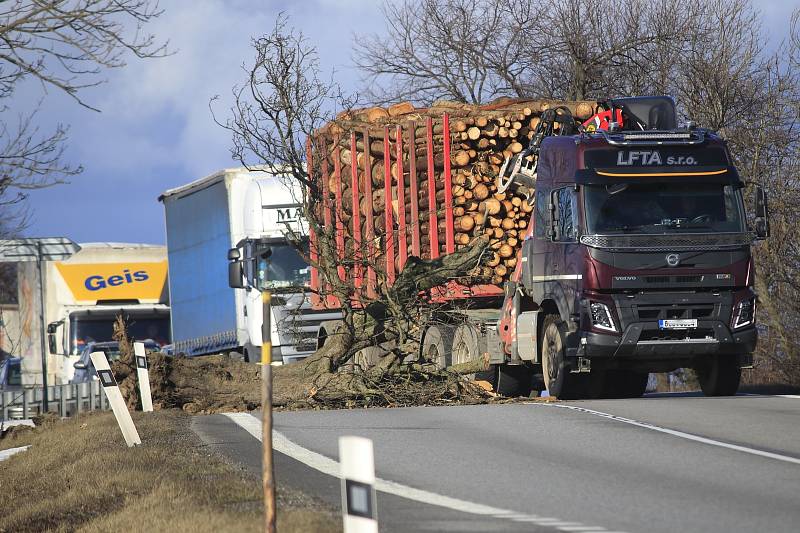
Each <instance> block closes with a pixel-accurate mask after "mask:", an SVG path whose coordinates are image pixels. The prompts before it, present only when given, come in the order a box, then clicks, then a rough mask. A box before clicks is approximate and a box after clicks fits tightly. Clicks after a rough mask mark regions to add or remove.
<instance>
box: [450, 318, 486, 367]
mask: <svg viewBox="0 0 800 533" xmlns="http://www.w3.org/2000/svg"><path fill="white" fill-rule="evenodd" d="M479 350H480V349H479V347H478V332H477V331H475V328H473V327H472V326H471V325H470V324H461V325H460V326H458V327H457V328H456V330H455V333H454V334H453V348H452V350H451V356H450V360H449V361H448V366H449V365H457V364H460V363H469V362H470V361H477V360H478V358H479V357H480V353H479ZM465 377H466V378H467V379H475V374H466V375H465Z"/></svg>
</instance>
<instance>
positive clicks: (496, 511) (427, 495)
mask: <svg viewBox="0 0 800 533" xmlns="http://www.w3.org/2000/svg"><path fill="white" fill-rule="evenodd" d="M222 415H223V416H225V417H227V418H228V419H230V420H231V421H232V422H233V423H235V424H236V425H238V426H239V427H241V428H242V429H244V430H245V431H246V432H247V433H249V434H250V435H252V436H253V437H255V438H256V439H258V440H259V441H261V421H260V420H258V419H257V418H256V417H254V416H252V415H250V414H249V413H222ZM272 446H273V448H274V450H275V451H277V452H279V453H282V454H284V455H286V456H288V457H291V458H292V459H294V460H296V461H300V462H301V463H303V464H304V465H306V466H308V467H310V468H313V469H314V470H317V471H318V472H322V473H323V474H327V475H329V476H333V477H335V478H337V479H340V478H341V476H340V475H339V462H338V461H335V460H333V459H331V458H330V457H326V456H324V455H322V454H320V453H317V452H314V451H311V450H309V449H307V448H304V447H302V446H300V445H299V444H297V443H295V442H292V441H291V440H289V439H288V438H287V437H286V436H285V435H283V434H282V433H280V432H278V431H275V430H273V432H272ZM375 489H376V490H378V491H379V492H385V493H387V494H392V495H394V496H399V497H401V498H405V499H407V500H412V501H416V502H419V503H424V504H427V505H434V506H436V507H443V508H445V509H450V510H451V511H458V512H462V513H468V514H474V515H481V516H488V517H492V518H500V519H505V520H511V521H515V522H528V523H533V524H536V523H537V522H540V521H541V522H542V523H541V524H537V525H541V526H543V527H548V526H550V527H552V521H553V520H558V522H559V523H561V522H562V521H561V520H560V519H556V518H553V517H547V518H544V517H539V516H536V515H533V514H527V513H519V512H517V511H510V510H507V509H500V508H497V507H492V506H490V505H484V504H482V503H475V502H470V501H467V500H461V499H458V498H453V497H451V496H444V495H442V494H437V493H435V492H430V491H427V490H424V489H417V488H414V487H409V486H408V485H403V484H401V483H397V482H395V481H389V480H386V479H382V478H379V477H376V478H375ZM563 523H574V524H575V527H577V526H580V525H582V524H580V523H578V522H568V521H567V520H564V521H563ZM597 527H598V526H588V525H587V526H586V528H587V531H592V532H598V533H600V532H602V531H608V530H607V529H605V528H602V529H597Z"/></svg>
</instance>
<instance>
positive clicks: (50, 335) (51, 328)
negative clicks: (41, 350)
mask: <svg viewBox="0 0 800 533" xmlns="http://www.w3.org/2000/svg"><path fill="white" fill-rule="evenodd" d="M63 323H64V321H63V320H59V321H58V322H50V323H49V324H47V347H48V349H49V350H50V353H58V340H57V339H56V333H57V332H58V328H59V327H60V326H61V324H63Z"/></svg>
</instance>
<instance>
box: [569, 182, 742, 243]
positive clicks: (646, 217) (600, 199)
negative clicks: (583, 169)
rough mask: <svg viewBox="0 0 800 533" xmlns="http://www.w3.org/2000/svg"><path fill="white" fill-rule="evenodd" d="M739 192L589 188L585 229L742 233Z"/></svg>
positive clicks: (713, 187) (714, 187) (700, 186)
mask: <svg viewBox="0 0 800 533" xmlns="http://www.w3.org/2000/svg"><path fill="white" fill-rule="evenodd" d="M739 195H740V192H739V191H738V190H737V189H735V188H733V187H731V186H730V185H723V184H713V183H692V184H681V185H680V186H676V185H666V184H662V183H646V184H645V183H642V184H624V185H587V186H586V187H585V189H584V200H585V204H586V226H587V227H586V229H587V231H588V232H589V233H594V234H615V233H644V234H648V233H649V234H657V233H692V232H694V233H708V232H737V231H743V225H742V217H741V213H740V208H739V205H740V202H741V200H740V196H739Z"/></svg>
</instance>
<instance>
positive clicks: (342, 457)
mask: <svg viewBox="0 0 800 533" xmlns="http://www.w3.org/2000/svg"><path fill="white" fill-rule="evenodd" d="M339 463H340V464H341V469H342V470H341V475H342V516H343V517H344V533H377V531H378V508H377V505H376V503H377V502H376V500H375V459H374V457H373V454H372V441H371V440H369V439H365V438H363V437H339Z"/></svg>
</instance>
